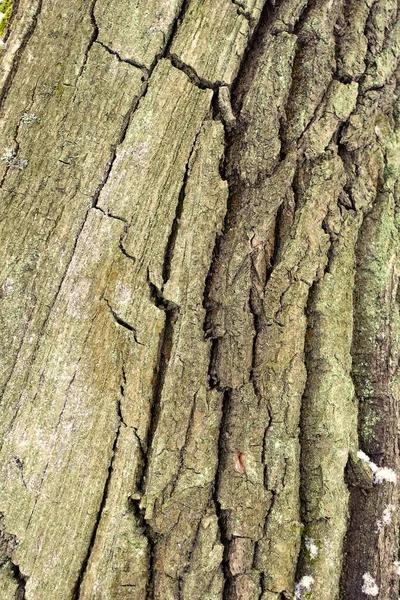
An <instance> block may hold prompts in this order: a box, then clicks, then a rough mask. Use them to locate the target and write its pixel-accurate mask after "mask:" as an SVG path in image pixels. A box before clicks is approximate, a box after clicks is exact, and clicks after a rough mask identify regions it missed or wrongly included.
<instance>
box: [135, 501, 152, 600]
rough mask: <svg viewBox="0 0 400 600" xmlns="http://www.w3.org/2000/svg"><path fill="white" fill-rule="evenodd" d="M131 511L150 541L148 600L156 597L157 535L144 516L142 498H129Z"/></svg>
mask: <svg viewBox="0 0 400 600" xmlns="http://www.w3.org/2000/svg"><path fill="white" fill-rule="evenodd" d="M129 504H130V508H131V511H132V513H133V515H134V517H135V519H136V523H137V525H138V527H139V529H140V531H141V533H142V535H143V536H144V537H145V538H146V540H147V543H148V569H147V586H146V600H151V599H152V598H153V597H154V573H155V567H154V561H155V548H156V535H155V534H154V532H153V530H152V528H151V527H150V525H149V524H148V523H147V521H146V519H145V516H144V509H143V508H142V507H141V506H140V500H136V499H134V498H130V499H129Z"/></svg>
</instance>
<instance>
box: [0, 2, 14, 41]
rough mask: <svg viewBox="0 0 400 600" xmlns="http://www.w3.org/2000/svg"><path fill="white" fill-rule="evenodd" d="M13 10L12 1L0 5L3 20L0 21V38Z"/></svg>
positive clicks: (5, 29) (4, 31)
mask: <svg viewBox="0 0 400 600" xmlns="http://www.w3.org/2000/svg"><path fill="white" fill-rule="evenodd" d="M12 9H13V0H3V2H1V3H0V13H3V15H4V16H3V18H2V19H1V21H0V36H3V35H4V34H5V33H6V31H7V28H8V25H9V23H10V19H11V14H12Z"/></svg>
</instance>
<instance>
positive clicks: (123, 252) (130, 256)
mask: <svg viewBox="0 0 400 600" xmlns="http://www.w3.org/2000/svg"><path fill="white" fill-rule="evenodd" d="M124 237H125V234H123V235H122V236H121V238H120V240H119V249H120V250H121V252H122V254H123V255H124V256H126V258H129V259H130V260H133V262H134V263H135V262H136V256H133V254H129V252H128V251H127V250H126V249H125V247H124V243H123V242H124Z"/></svg>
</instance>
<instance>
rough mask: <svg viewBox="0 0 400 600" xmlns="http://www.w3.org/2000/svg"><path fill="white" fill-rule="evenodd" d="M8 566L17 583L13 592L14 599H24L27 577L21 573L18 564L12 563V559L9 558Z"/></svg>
mask: <svg viewBox="0 0 400 600" xmlns="http://www.w3.org/2000/svg"><path fill="white" fill-rule="evenodd" d="M10 567H11V571H12V573H13V576H14V579H15V581H16V583H17V584H18V588H17V590H16V592H15V600H25V588H26V582H27V577H25V575H23V573H21V570H20V568H19V566H18V565H16V564H15V563H13V562H12V560H10Z"/></svg>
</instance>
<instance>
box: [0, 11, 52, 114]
mask: <svg viewBox="0 0 400 600" xmlns="http://www.w3.org/2000/svg"><path fill="white" fill-rule="evenodd" d="M42 5H43V0H38V4H37V8H36V11H35V13H34V14H33V16H32V22H31V24H30V27H29V28H28V30H27V31H26V33H25V35H24V37H23V39H22V41H21V45H20V47H19V48H18V50H17V52H16V53H15V55H14V60H13V64H12V66H11V69H10V72H9V74H8V75H7V78H6V80H5V82H4V85H3V88H2V90H1V92H0V114H1V113H2V109H3V105H4V102H5V100H6V98H7V95H8V92H9V90H10V88H11V85H12V82H13V80H14V77H15V74H16V73H17V71H18V66H19V63H20V62H21V58H22V55H23V54H24V51H25V48H26V47H27V45H28V43H29V40H30V39H31V37H32V35H33V33H34V31H35V29H36V25H37V22H38V19H39V16H40V13H41V10H42Z"/></svg>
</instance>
